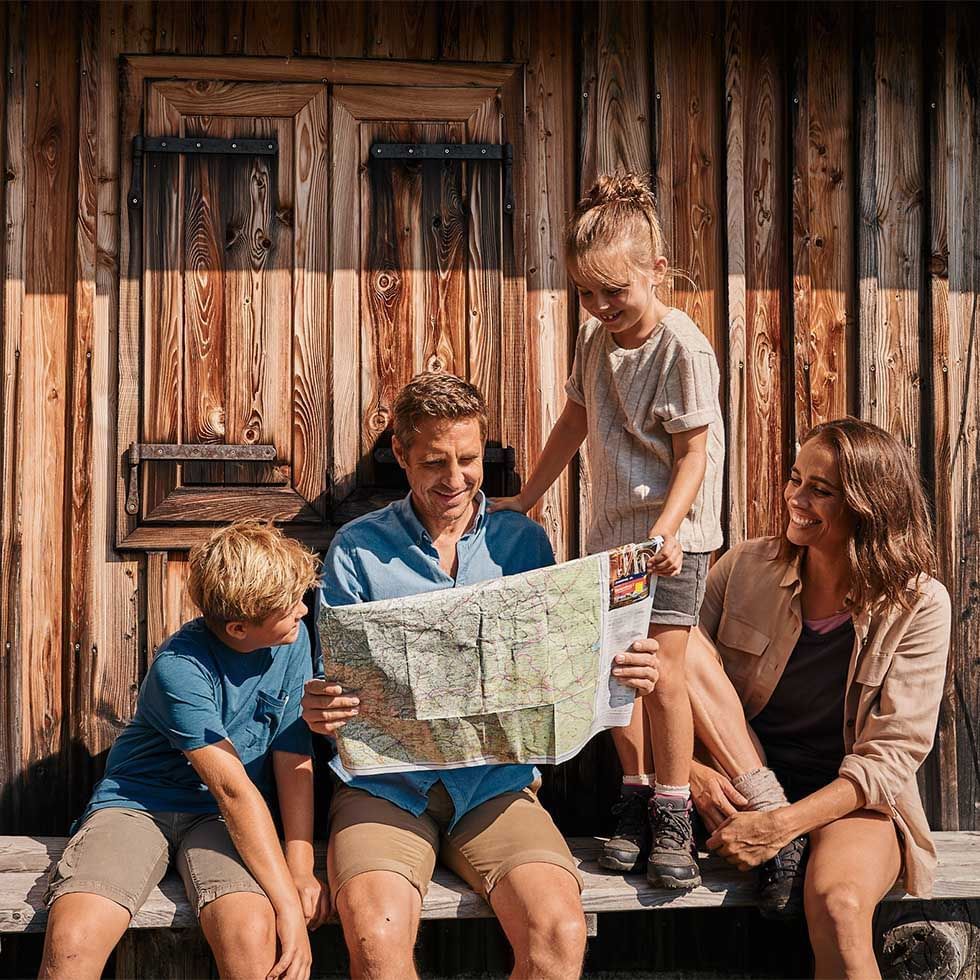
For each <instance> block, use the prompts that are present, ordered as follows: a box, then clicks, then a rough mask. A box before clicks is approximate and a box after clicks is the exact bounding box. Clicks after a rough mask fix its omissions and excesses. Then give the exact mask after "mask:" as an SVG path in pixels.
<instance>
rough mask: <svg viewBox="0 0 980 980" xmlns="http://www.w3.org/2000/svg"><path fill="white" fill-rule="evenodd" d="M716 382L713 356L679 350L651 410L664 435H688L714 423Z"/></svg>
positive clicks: (716, 368)
mask: <svg viewBox="0 0 980 980" xmlns="http://www.w3.org/2000/svg"><path fill="white" fill-rule="evenodd" d="M719 380H720V378H719V374H718V363H717V361H716V360H715V356H714V354H712V353H709V352H707V351H689V350H685V349H684V348H682V347H679V348H678V349H677V351H676V354H675V357H674V360H673V363H672V364H671V366H670V369H669V371H668V372H667V378H666V382H665V383H664V384H663V385H662V386H661V388H660V391H659V393H658V394H659V397H658V398H657V399H655V400H654V403H653V405H652V406H651V409H652V411H653V412H654V413H655V414H656V416H657V417H658V418H659V419H660V420H661V422H662V424H663V427H664V431H665V432H668V433H674V432H688V431H689V430H691V429H699V428H701V427H702V426H705V425H711V423H712V422H716V421H718V408H717V405H718V384H719Z"/></svg>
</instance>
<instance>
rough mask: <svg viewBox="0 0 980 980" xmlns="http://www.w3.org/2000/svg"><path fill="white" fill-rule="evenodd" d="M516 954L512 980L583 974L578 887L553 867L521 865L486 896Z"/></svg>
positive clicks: (582, 921) (557, 979) (582, 927)
mask: <svg viewBox="0 0 980 980" xmlns="http://www.w3.org/2000/svg"><path fill="white" fill-rule="evenodd" d="M490 904H491V906H492V907H493V911H494V912H495V913H496V916H497V918H498V919H499V920H500V925H501V928H502V929H503V930H504V933H505V934H506V936H507V939H508V940H509V941H510V945H511V947H512V948H513V950H514V972H513V973H512V974H511V977H512V978H513V980H522V978H525V977H527V978H531V977H533V978H535V980H551V978H554V980H565V978H569V977H577V976H579V975H580V974H581V972H582V960H583V958H584V956H585V915H584V913H583V912H582V901H581V899H580V897H579V890H578V882H576V880H575V879H574V878H573V877H572V876H571V875H570V874H569V873H568V872H567V871H566V870H565V869H564V868H560V867H558V865H556V864H544V863H532V864H521V865H518V866H517V867H516V868H514V869H513V870H512V871H510V872H508V873H507V874H506V875H504V877H503V878H502V879H501V880H500V882H499V883H498V884H497V887H496V888H494V889H493V891H492V892H491V893H490Z"/></svg>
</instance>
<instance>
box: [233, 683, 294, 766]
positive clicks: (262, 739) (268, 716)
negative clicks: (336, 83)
mask: <svg viewBox="0 0 980 980" xmlns="http://www.w3.org/2000/svg"><path fill="white" fill-rule="evenodd" d="M288 701H289V695H287V694H283V696H282V697H274V696H273V695H271V694H268V693H267V692H265V691H259V692H258V694H257V695H256V698H255V708H254V709H253V711H252V715H251V717H250V718H249V719H248V721H247V722H246V723H245V732H244V734H245V747H246V748H247V749H248V750H249V751H250V752H253V753H259V752H263V751H265V749H267V748H268V746H269V743H270V742H271V741H272V740H273V738H275V736H276V733H277V732H278V731H279V726H280V724H281V723H282V716H283V713H284V712H285V710H286V704H287V702H288Z"/></svg>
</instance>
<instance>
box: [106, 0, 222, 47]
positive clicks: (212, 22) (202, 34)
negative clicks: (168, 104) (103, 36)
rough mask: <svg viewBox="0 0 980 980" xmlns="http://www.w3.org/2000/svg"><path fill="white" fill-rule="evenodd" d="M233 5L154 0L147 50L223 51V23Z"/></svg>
mask: <svg viewBox="0 0 980 980" xmlns="http://www.w3.org/2000/svg"><path fill="white" fill-rule="evenodd" d="M234 6H235V4H234V3H232V2H231V0H228V2H226V3H184V2H180V0H156V2H155V3H154V4H153V23H152V25H151V27H152V30H153V46H152V48H151V49H150V50H153V51H157V52H160V53H172V54H184V55H215V54H224V51H225V32H226V24H227V20H228V15H229V11H230V10H231V9H232V8H233V7H234ZM125 50H127V51H132V50H138V49H136V48H127V49H125Z"/></svg>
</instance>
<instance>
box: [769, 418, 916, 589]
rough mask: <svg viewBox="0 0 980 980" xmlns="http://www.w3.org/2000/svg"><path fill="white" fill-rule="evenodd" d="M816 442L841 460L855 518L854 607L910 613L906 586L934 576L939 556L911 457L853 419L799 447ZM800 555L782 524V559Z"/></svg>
mask: <svg viewBox="0 0 980 980" xmlns="http://www.w3.org/2000/svg"><path fill="white" fill-rule="evenodd" d="M814 439H819V440H820V441H821V442H822V443H824V444H825V445H827V446H829V447H830V448H831V449H833V450H834V452H836V454H837V463H838V466H839V467H840V476H841V484H842V485H843V491H844V502H845V503H846V504H847V506H848V507H849V508H850V510H851V513H852V514H853V516H854V533H853V534H852V536H851V538H850V540H849V541H848V543H847V562H848V565H849V566H850V568H849V571H850V578H851V593H850V597H849V604H850V606H851V607H852V608H855V609H860V608H864V607H867V606H870V605H872V604H874V603H876V602H878V601H881V600H884V601H885V602H887V603H889V604H897V605H900V606H903V607H905V608H909V606H910V605H911V601H910V599H909V595H908V586H909V582H910V581H912V580H917V579H918V578H919V576H922V575H931V574H933V571H934V569H935V567H936V554H935V550H934V548H933V543H932V537H933V536H932V521H931V519H930V517H929V508H928V506H927V505H926V498H925V494H924V493H923V491H922V484H921V482H920V480H919V474H918V473H917V472H916V470H915V468H914V467H913V465H912V459H911V457H910V456H909V453H908V450H907V449H906V448H905V447H904V446H902V444H901V443H900V442H899V441H898V440H897V439H896V438H895V437H894V436H892V435H890V434H889V433H887V432H886V431H885V430H884V429H882V428H879V427H878V426H877V425H874V424H873V423H871V422H863V421H861V419H855V418H849V417H848V418H843V419H835V420H834V421H832V422H824V423H822V424H821V425H817V426H814V428H812V429H811V430H810V431H809V432H808V433H807V434H806V436H805V437H804V438H803V443H802V444H805V443H808V442H811V441H813V440H814ZM785 521H786V522H787V523H788V521H789V516H788V513H787V514H786V515H785ZM801 550H802V549H800V548H799V547H797V546H796V545H794V544H792V543H790V541H789V540H788V539H787V537H786V530H785V524H784V528H783V541H782V553H783V556H784V557H786V558H790V557H794V556H795V555H797V554H798V553H799V552H800V551H801Z"/></svg>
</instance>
